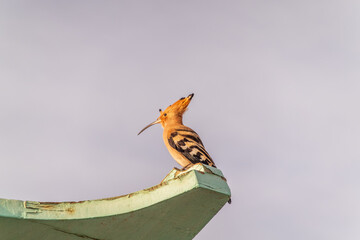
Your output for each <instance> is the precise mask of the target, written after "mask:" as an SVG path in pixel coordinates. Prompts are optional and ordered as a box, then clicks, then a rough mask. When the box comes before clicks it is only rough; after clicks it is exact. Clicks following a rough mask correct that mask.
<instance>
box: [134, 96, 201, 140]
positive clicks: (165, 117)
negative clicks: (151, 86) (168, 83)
mask: <svg viewBox="0 0 360 240" xmlns="http://www.w3.org/2000/svg"><path fill="white" fill-rule="evenodd" d="M193 96H194V94H193V93H192V94H190V95H189V96H187V97H182V98H180V99H179V100H177V101H176V102H174V103H173V104H171V105H170V106H168V107H167V108H166V109H165V110H164V111H162V110H161V109H159V112H160V116H159V117H158V118H157V119H156V121H154V122H152V123H150V124H149V125H147V126H146V127H145V128H144V129H143V130H141V131H140V132H139V133H138V135H139V134H140V133H142V132H143V131H144V130H145V129H147V128H149V127H151V126H152V125H154V124H157V123H161V125H162V126H164V125H165V123H166V122H167V121H169V120H170V121H174V122H177V121H180V122H182V115H183V114H184V112H185V111H186V110H187V107H188V106H189V103H190V102H191V99H192V98H193Z"/></svg>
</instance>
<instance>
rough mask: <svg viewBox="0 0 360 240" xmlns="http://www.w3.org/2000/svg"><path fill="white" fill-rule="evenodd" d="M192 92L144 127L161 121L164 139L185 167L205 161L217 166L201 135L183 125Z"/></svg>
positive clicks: (171, 152)
mask: <svg viewBox="0 0 360 240" xmlns="http://www.w3.org/2000/svg"><path fill="white" fill-rule="evenodd" d="M193 96H194V94H193V93H192V94H190V95H189V96H187V97H186V98H185V97H183V98H180V99H179V100H177V101H176V102H175V103H174V104H172V105H170V106H169V107H167V108H166V109H165V110H164V111H161V109H159V111H160V116H159V117H158V118H157V119H156V120H155V121H154V122H152V123H150V124H149V125H147V126H146V127H145V128H144V129H142V130H141V131H140V132H139V133H138V135H139V134H140V133H142V132H143V131H145V130H146V129H147V128H149V127H151V126H153V125H155V124H158V123H160V124H161V125H162V127H163V128H164V132H163V140H164V143H165V146H166V148H167V149H168V150H169V153H170V154H171V156H172V157H173V158H174V159H175V161H176V162H178V163H179V164H180V165H181V166H182V167H183V169H187V168H189V167H191V166H192V165H193V164H196V163H203V164H206V165H209V166H211V167H216V166H215V163H214V161H213V160H212V159H211V157H210V155H209V153H208V152H207V151H206V150H205V147H204V144H203V143H202V141H201V139H200V137H199V135H198V134H197V133H196V132H195V131H194V130H192V129H191V128H189V127H187V126H185V125H183V121H182V118H183V114H184V113H185V111H186V110H187V107H188V105H189V103H190V101H191V99H192V98H193Z"/></svg>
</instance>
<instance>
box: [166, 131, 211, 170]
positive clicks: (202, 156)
mask: <svg viewBox="0 0 360 240" xmlns="http://www.w3.org/2000/svg"><path fill="white" fill-rule="evenodd" d="M168 141H169V144H170V146H171V147H172V148H174V149H175V150H177V151H178V152H179V153H181V154H182V155H183V156H184V157H186V158H187V159H188V160H189V161H190V162H191V163H193V164H195V163H203V164H206V165H209V166H212V167H216V166H215V164H214V162H213V160H212V159H211V157H210V155H209V154H208V152H207V151H206V150H205V148H204V145H203V143H202V141H201V139H200V137H199V135H197V133H196V132H194V131H192V130H189V129H175V132H173V133H171V134H170V137H169V138H168Z"/></svg>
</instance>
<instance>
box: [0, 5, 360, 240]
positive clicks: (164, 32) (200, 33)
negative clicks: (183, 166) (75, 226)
mask: <svg viewBox="0 0 360 240" xmlns="http://www.w3.org/2000/svg"><path fill="white" fill-rule="evenodd" d="M359 43H360V2H359V1H253V0H252V1H208V0H207V1H0V109H1V111H0V149H1V150H0V163H1V165H2V167H1V168H0V189H1V191H0V197H1V198H11V199H22V200H38V201H67V200H84V199H97V198H104V197H111V196H117V195H122V194H126V193H130V192H134V191H137V190H140V189H143V188H146V187H150V186H152V185H155V184H158V183H159V182H160V181H161V179H162V178H163V177H164V176H165V175H166V174H167V173H168V172H169V171H170V170H171V169H172V168H173V167H174V166H177V164H176V162H175V161H174V160H173V159H172V158H171V156H170V155H169V153H168V152H167V150H166V149H165V146H164V144H163V142H162V137H161V134H162V129H161V127H160V126H154V127H152V128H150V129H148V130H147V131H146V132H144V133H143V134H142V135H140V136H137V135H136V134H137V133H138V132H139V130H141V129H142V128H143V127H144V126H145V125H147V124H148V123H150V122H152V121H154V120H155V119H156V118H157V117H158V109H159V108H166V107H167V106H168V105H170V104H171V103H173V102H174V101H175V100H177V99H178V98H180V97H183V96H186V95H188V94H189V93H192V92H194V93H195V97H194V99H193V101H192V103H191V104H190V106H189V111H188V112H187V113H186V115H185V119H184V123H185V124H186V125H188V126H190V127H191V128H193V129H194V130H196V131H197V132H198V133H199V135H200V136H201V138H202V140H203V142H204V144H205V146H206V148H207V150H208V151H209V153H210V154H211V156H212V157H213V159H214V160H215V162H216V165H217V166H218V167H219V168H220V169H221V170H222V171H223V173H224V174H225V176H226V177H227V179H228V183H229V186H230V188H231V190H232V194H233V197H232V198H233V204H232V205H226V206H225V207H224V208H223V209H222V210H221V211H220V213H219V214H218V215H217V216H216V217H215V218H214V219H213V220H212V221H211V222H210V223H209V224H208V225H207V226H206V227H205V229H203V230H202V231H201V232H200V234H199V235H198V236H197V237H196V238H195V239H199V240H200V239H220V238H225V239H247V240H248V239H249V240H250V239H251V240H263V239H277V240H279V239H292V240H297V239H299V240H300V239H326V240H332V239H333V240H338V239H342V240H355V239H359V238H360V227H359V226H360V204H359V202H360V188H359V187H360V186H359V185H360V184H359V183H360V176H359V171H360V162H359V158H360V151H359V146H360V126H359V125H360V124H359V122H360V110H359V101H360V96H359V93H360V80H359V79H360V69H359V66H360V44H359Z"/></svg>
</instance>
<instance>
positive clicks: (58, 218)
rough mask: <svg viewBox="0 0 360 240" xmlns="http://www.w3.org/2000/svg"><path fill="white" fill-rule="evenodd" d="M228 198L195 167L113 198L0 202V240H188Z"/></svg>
mask: <svg viewBox="0 0 360 240" xmlns="http://www.w3.org/2000/svg"><path fill="white" fill-rule="evenodd" d="M229 197H230V189H229V187H228V185H227V183H226V180H225V178H224V177H223V175H222V173H221V171H220V170H219V169H216V168H212V167H208V166H204V165H201V164H197V165H195V166H193V167H192V168H190V169H188V170H187V171H179V170H177V169H173V170H172V171H171V172H170V173H169V174H168V175H167V176H166V177H165V179H164V180H163V181H162V182H161V183H160V184H159V185H156V186H154V187H151V188H148V189H145V190H141V191H138V192H135V193H130V194H127V195H124V196H119V197H114V198H107V199H99V200H90V201H81V202H60V203H53V202H34V201H19V200H8V199H0V239H1V240H8V239H9V240H10V239H11V240H17V239H22V240H32V239H34V240H39V239H44V240H47V239H49V240H62V239H64V240H65V239H66V240H72V239H74V240H75V239H82V240H83V239H101V240H104V239H108V240H112V239H192V238H193V237H194V236H195V235H196V234H197V233H198V232H199V231H200V230H201V229H202V228H203V227H204V226H205V225H206V224H207V223H208V222H209V221H210V220H211V218H212V217H214V216H215V214H216V213H217V212H218V211H219V210H220V209H221V208H222V207H223V206H224V205H225V204H226V202H227V201H228V199H229Z"/></svg>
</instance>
